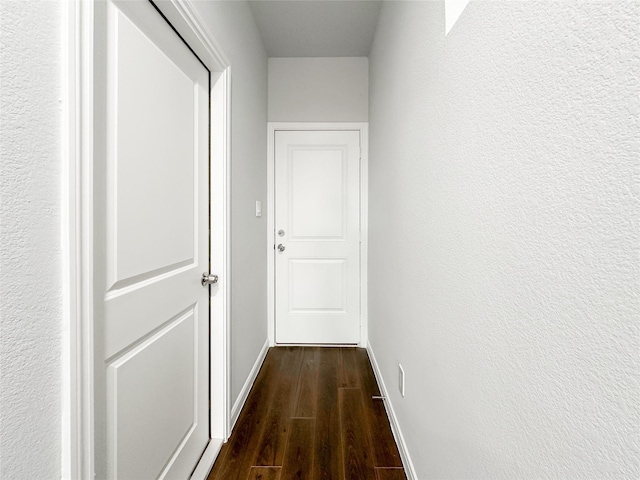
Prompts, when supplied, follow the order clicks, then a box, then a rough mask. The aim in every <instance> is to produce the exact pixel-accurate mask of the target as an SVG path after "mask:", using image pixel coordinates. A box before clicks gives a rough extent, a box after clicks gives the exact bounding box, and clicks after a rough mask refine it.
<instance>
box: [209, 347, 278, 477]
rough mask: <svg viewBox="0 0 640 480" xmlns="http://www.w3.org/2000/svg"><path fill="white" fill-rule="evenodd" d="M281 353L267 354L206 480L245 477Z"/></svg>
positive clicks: (271, 351) (271, 352) (274, 350)
mask: <svg viewBox="0 0 640 480" xmlns="http://www.w3.org/2000/svg"><path fill="white" fill-rule="evenodd" d="M281 353H282V352H280V351H278V350H277V349H271V350H269V352H268V354H267V356H266V358H265V360H264V363H263V364H262V368H261V369H260V372H259V373H258V376H257V378H256V381H255V383H254V385H253V388H252V389H251V392H250V393H249V396H248V398H247V402H246V404H245V406H244V408H243V409H242V412H241V414H240V417H239V418H238V421H237V422H236V426H235V428H234V429H233V434H232V435H231V438H230V439H229V441H228V442H227V443H226V444H225V445H224V446H223V448H222V451H221V452H220V454H219V455H218V459H217V460H216V462H215V464H214V466H213V469H212V471H211V473H210V474H209V477H208V480H242V479H244V478H246V477H247V475H248V467H250V465H248V463H249V459H248V458H247V457H248V455H249V454H250V453H251V452H252V451H253V450H254V449H255V448H256V442H257V441H258V439H259V436H258V435H257V432H259V431H260V426H261V424H262V422H263V419H264V417H265V414H266V412H267V407H268V401H267V399H268V398H270V397H271V391H272V390H273V389H274V387H275V381H276V378H277V375H276V374H277V371H276V370H277V366H278V365H279V364H280V363H281V359H280V357H281Z"/></svg>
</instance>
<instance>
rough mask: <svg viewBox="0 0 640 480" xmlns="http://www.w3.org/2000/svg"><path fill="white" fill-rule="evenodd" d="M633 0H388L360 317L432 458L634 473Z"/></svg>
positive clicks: (379, 43)
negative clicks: (451, 2) (454, 17)
mask: <svg viewBox="0 0 640 480" xmlns="http://www.w3.org/2000/svg"><path fill="white" fill-rule="evenodd" d="M634 3H635V5H634ZM639 8H640V7H639V6H638V4H637V2H633V1H630V0H620V1H617V2H556V1H550V2H513V1H508V0H505V1H491V2H471V3H470V4H469V5H468V6H467V8H466V10H465V11H464V12H463V14H462V16H461V17H460V19H459V20H458V22H457V23H456V25H455V26H454V27H453V29H452V30H451V32H450V33H449V35H448V36H447V37H445V36H444V6H443V4H442V2H384V4H383V7H382V12H381V15H380V20H379V24H378V30H377V33H376V37H375V40H374V45H373V50H372V53H371V56H370V68H371V76H370V89H371V94H370V101H371V103H370V138H371V141H370V152H371V153H370V193H369V198H370V222H369V226H370V232H371V233H370V243H369V248H370V256H369V262H370V263H369V286H370V292H369V302H370V305H369V314H370V321H369V333H370V341H371V344H372V347H373V350H374V353H375V355H376V357H377V359H378V361H379V363H380V367H381V370H382V373H383V376H384V379H385V383H386V384H387V386H389V387H390V393H391V401H392V403H393V405H394V408H395V410H396V413H397V415H398V418H399V423H400V425H401V428H402V430H403V433H404V436H405V438H406V440H407V444H408V447H409V451H410V454H411V456H412V459H413V461H414V463H415V465H416V468H417V471H418V477H419V478H420V479H422V480H426V479H446V478H451V479H454V478H455V479H460V478H469V479H470V478H473V479H479V478H491V479H501V478H502V479H516V478H591V479H604V478H611V479H614V478H615V479H630V478H639V477H640V455H639V454H638V445H639V440H640V434H639V429H640V427H639V426H640V413H639V408H640V401H639V392H640V384H639V380H638V379H639V376H638V373H639V371H640V365H639V362H640V356H639V355H638V352H639V351H640V341H639V332H638V312H639V310H640V301H639V288H638V285H639V278H640V276H639V272H640V265H639V255H638V246H639V245H640V235H639V230H638V218H639V213H640V208H639V205H640V204H638V181H639V176H638V172H639V166H640V165H639V162H640V151H639V142H638V120H639V119H638V113H639V110H640V103H639V100H638V87H639V84H638V79H639V78H640V58H639V57H638V28H637V27H638V21H639ZM398 363H402V365H403V366H404V368H405V371H406V379H407V385H406V397H405V398H401V397H400V396H399V394H398V392H397V387H396V385H397V376H398V373H397V371H398V366H397V365H398Z"/></svg>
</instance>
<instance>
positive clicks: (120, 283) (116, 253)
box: [94, 0, 209, 479]
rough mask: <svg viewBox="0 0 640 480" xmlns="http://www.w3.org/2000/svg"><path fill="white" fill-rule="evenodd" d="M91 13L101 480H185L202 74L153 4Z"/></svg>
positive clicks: (199, 409) (204, 418)
mask: <svg viewBox="0 0 640 480" xmlns="http://www.w3.org/2000/svg"><path fill="white" fill-rule="evenodd" d="M101 9H102V10H101ZM97 11H98V12H102V15H98V16H97V18H98V19H99V22H103V23H102V28H97V29H96V31H97V32H103V33H102V35H103V38H102V40H100V39H98V41H97V44H98V45H100V42H104V43H103V45H104V49H105V53H106V55H105V59H106V60H105V61H104V63H103V64H102V68H100V67H98V68H97V70H96V75H97V76H98V78H97V81H96V85H97V87H96V92H95V95H96V100H95V101H94V103H95V105H96V113H95V115H96V119H97V120H96V124H97V126H98V127H97V128H101V127H100V126H102V128H103V133H104V137H103V138H104V144H103V147H102V146H101V145H97V146H96V153H95V157H96V165H97V166H96V172H95V176H94V186H95V191H96V193H95V198H96V206H95V226H96V233H95V237H96V238H95V252H94V269H95V275H96V282H95V285H96V286H95V293H94V296H95V298H96V302H95V303H96V337H95V342H96V354H97V355H98V357H97V359H96V360H97V362H96V365H97V366H96V368H97V369H98V372H97V374H96V404H97V407H96V408H97V410H98V412H100V411H102V412H104V422H100V421H98V422H97V423H96V431H97V433H96V434H97V436H98V438H100V437H102V438H104V443H105V448H104V452H103V451H101V450H100V449H99V448H98V449H97V450H98V451H97V455H98V456H102V458H97V461H96V464H97V471H98V477H102V476H106V477H107V478H113V479H116V478H117V479H143V478H145V479H146V478H149V479H152V478H188V477H189V475H190V474H191V472H192V471H193V468H194V467H195V466H196V464H197V462H198V460H199V458H200V456H201V454H202V452H203V451H204V449H205V448H206V446H207V443H208V441H209V405H208V402H209V391H208V390H209V347H208V345H209V338H208V334H209V292H208V288H203V287H202V285H201V284H200V277H201V275H202V272H205V271H208V270H209V247H208V239H209V237H208V232H209V218H208V209H209V191H208V188H209V187H208V185H209V184H208V174H209V173H208V172H209V72H208V71H207V69H206V68H205V67H204V66H203V65H202V64H201V63H200V61H199V60H198V59H197V58H196V57H195V56H194V54H193V53H192V52H191V51H190V50H189V48H188V47H187V46H186V45H185V44H184V42H183V41H182V40H181V39H180V37H178V36H177V35H176V33H175V32H174V31H173V29H172V28H171V26H170V25H169V24H168V23H167V22H166V21H165V20H164V19H163V18H162V16H161V15H160V14H159V13H158V12H157V11H156V10H155V8H154V7H153V5H152V4H151V3H150V2H138V1H136V2H129V1H113V0H109V1H108V2H106V3H104V4H97ZM99 34H100V33H99ZM102 119H104V120H102ZM98 143H99V142H98ZM101 276H102V278H100V277H101ZM98 415H99V414H98ZM97 445H99V442H97ZM101 472H104V473H101Z"/></svg>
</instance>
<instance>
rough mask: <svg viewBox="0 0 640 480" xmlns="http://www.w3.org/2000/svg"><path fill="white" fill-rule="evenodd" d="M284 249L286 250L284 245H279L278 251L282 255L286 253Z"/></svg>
mask: <svg viewBox="0 0 640 480" xmlns="http://www.w3.org/2000/svg"><path fill="white" fill-rule="evenodd" d="M284 248H285V247H284V245H283V244H280V245H278V250H279V251H280V252H281V253H282V252H284Z"/></svg>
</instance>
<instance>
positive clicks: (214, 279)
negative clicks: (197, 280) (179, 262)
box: [202, 272, 218, 287]
mask: <svg viewBox="0 0 640 480" xmlns="http://www.w3.org/2000/svg"><path fill="white" fill-rule="evenodd" d="M215 283H218V275H212V274H210V273H209V272H204V273H203V274H202V286H203V287H206V286H207V285H213V284H215Z"/></svg>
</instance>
